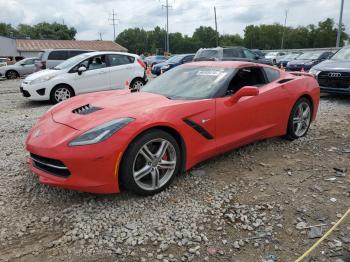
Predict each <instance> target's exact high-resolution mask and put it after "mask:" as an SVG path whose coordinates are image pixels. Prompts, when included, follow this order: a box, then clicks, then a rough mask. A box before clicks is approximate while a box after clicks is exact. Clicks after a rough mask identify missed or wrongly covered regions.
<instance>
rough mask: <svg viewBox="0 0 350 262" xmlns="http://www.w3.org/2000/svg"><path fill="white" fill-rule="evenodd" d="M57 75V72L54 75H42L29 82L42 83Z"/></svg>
mask: <svg viewBox="0 0 350 262" xmlns="http://www.w3.org/2000/svg"><path fill="white" fill-rule="evenodd" d="M55 76H56V75H55V74H54V75H46V76H41V77H38V78H37V79H34V80H32V81H30V83H29V84H30V85H35V84H40V83H43V82H46V81H49V80H51V79H52V78H54V77H55Z"/></svg>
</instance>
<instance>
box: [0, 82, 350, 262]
mask: <svg viewBox="0 0 350 262" xmlns="http://www.w3.org/2000/svg"><path fill="white" fill-rule="evenodd" d="M19 84H20V81H19V80H11V81H8V80H6V81H0V137H1V150H0V159H1V160H0V171H1V173H0V174H1V177H0V178H1V180H0V261H63V260H64V261H163V262H167V261H294V260H295V259H296V258H297V257H298V256H299V255H301V254H302V253H303V252H304V251H306V249H307V248H308V247H309V246H311V245H312V244H313V243H314V242H315V241H316V240H317V238H319V237H320V236H321V235H322V234H324V233H325V231H326V230H327V229H328V228H329V227H330V226H331V224H332V223H334V222H336V221H337V220H338V219H339V217H340V216H341V214H343V213H344V212H345V211H346V210H347V209H348V208H349V207H350V161H349V160H350V133H349V130H350V128H349V127H350V98H349V97H348V98H342V97H333V96H323V98H322V100H321V106H320V110H319V115H318V119H317V121H316V122H315V123H314V124H313V125H312V128H311V130H310V133H309V135H308V136H307V137H305V138H303V139H301V140H299V141H294V142H288V141H285V140H283V139H280V138H276V139H270V140H267V141H263V142H259V143H256V144H253V145H249V146H246V147H244V148H241V149H238V150H234V151H232V152H228V153H226V154H224V155H221V156H219V157H216V158H214V159H212V160H209V161H206V162H204V163H202V164H200V165H198V166H197V167H196V168H194V169H193V170H191V171H190V172H188V173H186V174H182V175H181V176H179V177H177V178H176V179H175V181H174V183H173V185H172V186H171V187H170V188H169V190H167V191H166V192H163V193H161V194H158V195H156V196H153V197H146V198H145V197H138V196H135V195H132V194H130V193H128V192H122V193H121V194H116V195H93V194H87V193H78V192H73V191H68V190H63V189H57V188H51V187H48V186H45V185H41V184H39V183H38V179H37V177H36V176H35V175H34V174H32V173H31V172H30V171H28V169H27V165H26V156H27V153H26V152H25V150H24V141H25V137H26V134H27V132H28V131H29V129H30V128H31V127H32V126H33V125H34V123H35V122H36V120H37V119H38V118H39V117H40V116H41V115H42V114H43V113H44V112H45V111H46V110H48V109H49V108H50V106H51V105H50V104H48V103H38V102H30V101H27V100H26V99H25V98H23V97H22V96H21V94H20V93H19ZM320 224H325V226H323V227H316V228H315V227H312V228H311V229H310V228H308V227H310V226H313V225H320ZM349 249H350V218H348V219H347V220H346V221H345V222H344V223H343V224H341V226H340V227H339V228H338V229H337V230H336V231H335V232H333V233H332V234H331V235H330V236H329V237H328V238H327V240H326V241H325V242H323V243H322V244H321V245H320V246H319V247H318V248H317V249H316V250H315V251H314V252H313V253H312V257H313V259H314V260H312V261H341V260H340V259H341V258H342V257H343V255H344V254H345V253H346V250H349ZM309 261H311V260H309Z"/></svg>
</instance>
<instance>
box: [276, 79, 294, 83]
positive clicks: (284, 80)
mask: <svg viewBox="0 0 350 262" xmlns="http://www.w3.org/2000/svg"><path fill="white" fill-rule="evenodd" d="M291 80H293V79H292V78H285V79H282V80H280V81H278V83H279V84H284V83H287V82H289V81H291Z"/></svg>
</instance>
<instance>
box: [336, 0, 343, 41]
mask: <svg viewBox="0 0 350 262" xmlns="http://www.w3.org/2000/svg"><path fill="white" fill-rule="evenodd" d="M343 10H344V0H341V6H340V16H339V24H338V32H337V43H336V47H339V45H340V36H341V29H342V25H343Z"/></svg>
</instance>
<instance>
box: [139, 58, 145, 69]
mask: <svg viewBox="0 0 350 262" xmlns="http://www.w3.org/2000/svg"><path fill="white" fill-rule="evenodd" d="M137 63H139V65H140V66H142V67H143V68H144V69H146V68H147V66H146V64H145V63H144V62H143V61H142V60H141V59H139V58H138V59H137Z"/></svg>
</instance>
